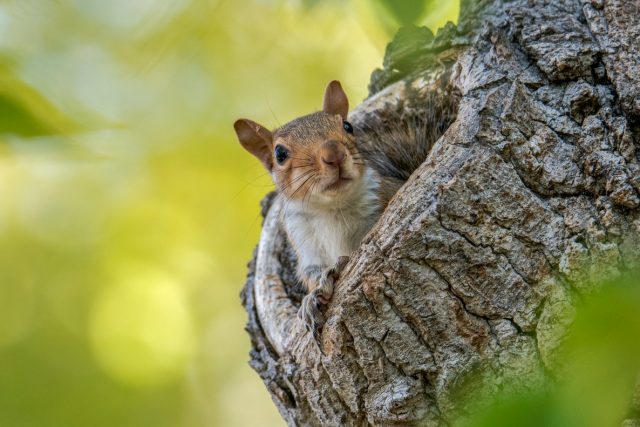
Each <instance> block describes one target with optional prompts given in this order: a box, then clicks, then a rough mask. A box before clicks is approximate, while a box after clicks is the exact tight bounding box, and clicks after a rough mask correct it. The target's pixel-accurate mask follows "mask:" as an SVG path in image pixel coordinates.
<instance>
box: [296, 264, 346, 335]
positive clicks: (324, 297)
mask: <svg viewBox="0 0 640 427" xmlns="http://www.w3.org/2000/svg"><path fill="white" fill-rule="evenodd" d="M347 261H349V257H347V256H341V257H339V258H338V262H336V264H335V265H334V266H333V267H328V268H327V267H323V266H320V265H308V266H304V267H302V268H301V271H300V275H301V279H302V281H303V283H304V284H305V285H306V286H307V289H309V293H308V294H307V295H306V296H305V297H304V299H303V300H302V305H301V306H300V310H299V311H298V317H299V318H300V319H301V320H302V321H303V322H304V324H305V327H306V328H307V330H308V331H309V332H311V333H312V334H313V338H314V339H315V340H316V342H319V340H320V333H321V332H322V326H323V325H324V322H325V317H324V313H323V312H322V307H323V306H325V305H327V304H328V303H329V301H330V300H331V297H332V296H333V290H334V286H335V282H336V281H337V280H338V277H339V276H340V273H341V272H342V269H343V268H344V266H345V265H346V264H347Z"/></svg>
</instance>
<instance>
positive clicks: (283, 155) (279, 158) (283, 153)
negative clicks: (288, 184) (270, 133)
mask: <svg viewBox="0 0 640 427" xmlns="http://www.w3.org/2000/svg"><path fill="white" fill-rule="evenodd" d="M275 154H276V162H278V164H279V165H281V164H283V163H284V161H285V160H287V159H288V158H289V151H287V149H286V148H284V147H283V146H282V145H276V149H275Z"/></svg>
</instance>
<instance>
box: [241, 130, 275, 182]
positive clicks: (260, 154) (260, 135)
mask: <svg viewBox="0 0 640 427" xmlns="http://www.w3.org/2000/svg"><path fill="white" fill-rule="evenodd" d="M233 127H234V129H235V130H236V135H238V140H239V141H240V144H242V146H243V147H244V149H245V150H247V151H248V152H250V153H251V154H253V155H254V156H256V157H257V158H258V159H259V160H260V161H261V162H262V164H263V165H264V167H265V168H267V170H268V171H269V172H271V169H272V168H273V158H272V156H271V145H272V141H273V135H272V134H271V132H270V131H269V130H268V129H267V128H265V127H264V126H262V125H259V124H258V123H256V122H254V121H252V120H249V119H239V120H236V122H235V123H234V124H233Z"/></svg>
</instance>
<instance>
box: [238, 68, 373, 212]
mask: <svg viewBox="0 0 640 427" xmlns="http://www.w3.org/2000/svg"><path fill="white" fill-rule="evenodd" d="M348 111H349V101H348V100H347V95H346V94H345V93H344V91H343V90H342V87H341V86H340V82H338V81H335V80H334V81H332V82H330V83H329V85H328V86H327V89H326V91H325V94H324V103H323V108H322V111H318V112H315V113H312V114H309V115H306V116H303V117H300V118H297V119H295V120H293V121H291V122H289V123H287V124H285V125H284V126H281V127H280V128H278V129H276V130H275V131H273V132H271V131H269V130H268V129H266V128H265V127H264V126H261V125H259V124H258V123H255V122H253V121H251V120H248V119H240V120H237V121H236V122H235V123H234V128H235V130H236V134H237V135H238V139H239V140H240V144H242V146H243V147H244V148H245V149H246V150H247V151H249V152H250V153H251V154H253V155H254V156H256V157H257V158H258V159H259V160H260V161H261V162H262V164H263V165H264V167H265V168H266V169H267V170H268V171H269V172H270V173H271V176H272V177H273V181H274V182H275V184H276V186H277V188H278V190H279V191H280V193H281V194H284V195H285V196H286V197H287V198H289V199H294V200H308V201H310V202H315V203H327V204H330V203H332V202H335V201H337V200H339V199H345V198H348V196H349V194H350V193H352V192H353V191H357V187H359V185H358V184H359V183H360V182H361V181H362V178H363V175H364V162H363V159H362V157H361V156H360V154H359V152H358V150H357V148H356V144H355V137H354V135H353V132H354V130H353V127H352V126H351V124H350V123H349V122H348V121H347V113H348Z"/></svg>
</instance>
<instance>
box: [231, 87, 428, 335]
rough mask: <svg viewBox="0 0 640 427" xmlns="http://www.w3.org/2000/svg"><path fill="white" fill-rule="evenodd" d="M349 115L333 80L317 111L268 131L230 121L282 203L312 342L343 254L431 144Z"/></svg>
mask: <svg viewBox="0 0 640 427" xmlns="http://www.w3.org/2000/svg"><path fill="white" fill-rule="evenodd" d="M348 111H349V101H348V99H347V95H346V94H345V92H344V91H343V89H342V86H341V85H340V82H338V81H336V80H334V81H331V82H330V83H329V84H328V86H327V88H326V90H325V94H324V101H323V108H322V110H321V111H317V112H314V113H311V114H308V115H305V116H302V117H299V118H296V119H294V120H292V121H291V122H289V123H287V124H285V125H283V126H281V127H279V128H277V129H275V130H274V131H273V132H272V131H269V130H268V129H267V128H265V127H264V126H262V125H260V124H258V123H256V122H254V121H252V120H249V119H239V120H237V121H236V122H235V123H234V128H235V131H236V134H237V137H238V140H239V141H240V144H241V145H242V147H244V148H245V149H246V150H247V151H248V152H249V153H251V154H253V155H254V156H255V157H257V158H258V159H259V160H260V161H261V162H262V164H263V165H264V167H265V168H266V169H267V171H268V172H269V173H270V174H271V177H272V179H273V181H274V183H275V185H276V189H277V193H278V197H280V198H282V199H283V201H284V203H283V211H282V217H281V221H282V225H283V228H284V230H285V232H286V235H287V237H288V240H289V242H290V243H291V245H292V247H293V248H294V251H295V253H296V255H297V259H298V265H297V275H298V279H299V280H300V281H301V282H302V284H303V285H304V286H305V287H306V289H307V291H308V293H307V295H306V296H305V297H304V299H303V300H302V304H301V306H300V309H299V311H298V317H299V318H300V319H301V320H302V321H303V322H304V325H305V327H306V328H307V330H308V331H309V332H310V333H312V334H313V337H314V339H315V340H316V342H318V343H319V339H320V334H321V332H322V326H323V324H324V321H325V319H324V314H323V312H322V307H323V306H326V305H327V304H328V303H329V301H330V300H331V298H332V295H333V292H334V286H335V283H336V280H337V279H338V278H339V275H340V273H341V271H342V269H343V268H344V266H345V265H346V263H347V262H348V260H349V256H350V255H351V253H352V252H354V251H355V250H356V249H357V248H358V246H359V245H360V242H361V241H362V239H363V237H364V236H365V235H366V234H367V233H368V232H369V230H370V229H371V228H372V227H373V225H374V224H375V223H376V221H377V220H378V218H379V217H380V215H381V214H382V212H383V211H384V209H385V208H386V206H387V204H388V203H389V201H390V199H391V198H392V197H393V195H394V194H395V193H396V191H397V190H398V189H399V188H400V186H402V184H403V183H404V182H405V181H406V179H407V178H408V177H409V175H410V173H411V172H413V170H414V169H416V168H417V166H419V164H420V163H422V161H423V160H424V159H425V158H426V155H427V154H428V151H429V150H430V146H431V143H432V142H433V141H434V140H435V139H433V138H430V139H431V140H429V135H428V132H426V131H425V127H424V126H423V125H421V124H420V123H418V122H416V121H415V120H414V121H413V122H412V123H409V126H405V127H402V126H397V125H396V126H391V128H389V129H386V130H384V131H382V132H380V131H379V130H378V131H374V130H373V129H367V128H366V127H364V126H362V127H361V128H359V129H355V128H354V126H353V125H352V124H351V123H350V122H349V121H348V120H347V118H348V117H347V115H348ZM438 136H439V135H438ZM436 139H437V138H436ZM405 141H410V142H411V143H410V144H407V143H405Z"/></svg>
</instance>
